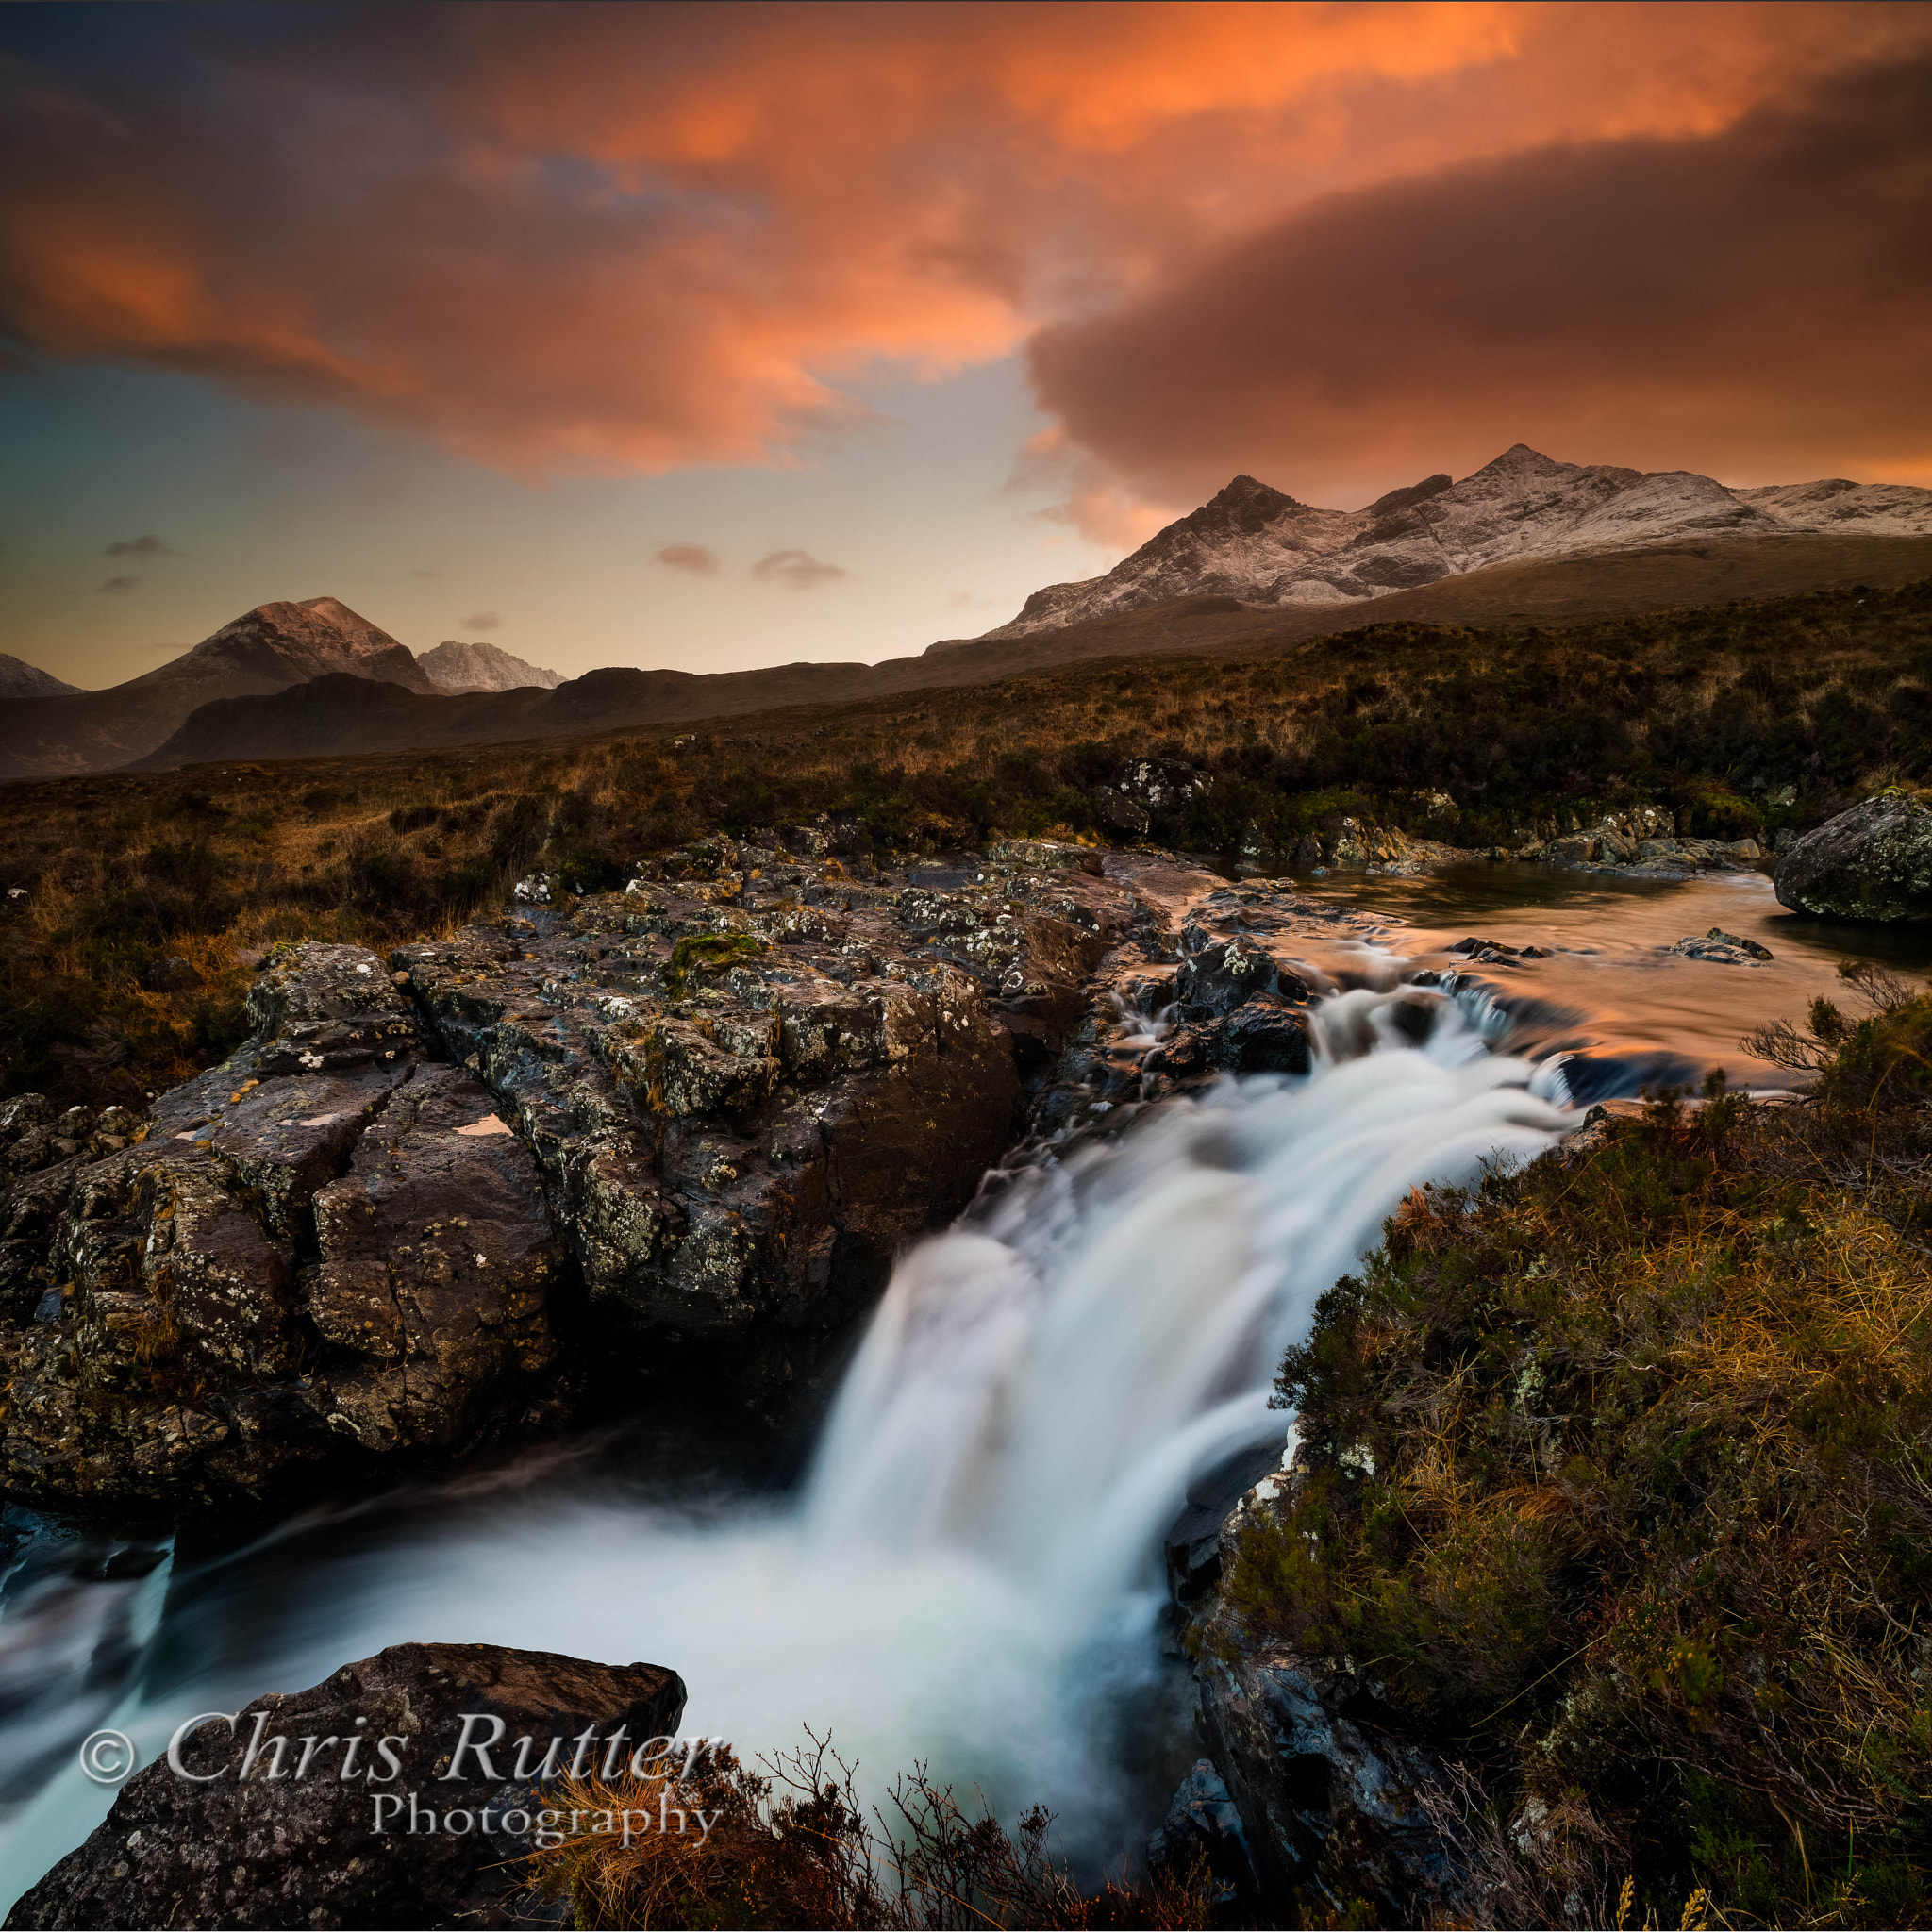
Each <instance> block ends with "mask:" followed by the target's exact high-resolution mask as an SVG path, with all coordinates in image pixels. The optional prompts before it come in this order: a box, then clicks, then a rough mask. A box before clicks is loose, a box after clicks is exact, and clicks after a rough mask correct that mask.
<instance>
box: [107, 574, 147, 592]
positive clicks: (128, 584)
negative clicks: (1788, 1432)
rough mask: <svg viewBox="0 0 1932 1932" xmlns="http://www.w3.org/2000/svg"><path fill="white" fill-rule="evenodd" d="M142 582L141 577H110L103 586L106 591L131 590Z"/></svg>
mask: <svg viewBox="0 0 1932 1932" xmlns="http://www.w3.org/2000/svg"><path fill="white" fill-rule="evenodd" d="M140 582H141V579H140V578H139V577H109V578H108V581H107V582H106V583H105V584H103V585H102V586H101V589H102V590H104V591H131V590H133V589H134V587H135V586H136V585H137V584H138V583H140Z"/></svg>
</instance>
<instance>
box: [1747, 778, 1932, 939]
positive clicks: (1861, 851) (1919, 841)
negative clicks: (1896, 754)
mask: <svg viewBox="0 0 1932 1932" xmlns="http://www.w3.org/2000/svg"><path fill="white" fill-rule="evenodd" d="M1774 886H1775V890H1776V892H1777V896H1778V901H1779V903H1780V904H1781V905H1785V906H1789V907H1790V908H1791V910H1792V911H1794V912H1808V913H1811V914H1812V915H1813V916H1814V917H1816V918H1820V919H1851V920H1874V921H1883V922H1887V923H1897V922H1923V921H1926V920H1932V806H1927V805H1926V804H1925V803H1924V801H1923V800H1921V799H1919V798H1916V797H1912V796H1908V795H1907V794H1906V793H1904V792H1891V793H1889V794H1883V795H1881V796H1879V797H1877V798H1868V799H1866V800H1865V802H1864V803H1863V804H1862V805H1855V806H1854V807H1853V808H1851V810H1849V811H1842V812H1840V813H1839V815H1838V816H1837V817H1836V818H1834V819H1827V820H1826V821H1825V822H1824V824H1822V825H1819V826H1818V827H1816V828H1815V829H1814V830H1812V831H1809V832H1807V833H1806V834H1805V835H1804V836H1803V837H1802V838H1800V839H1797V840H1794V841H1792V843H1791V844H1790V847H1789V848H1788V849H1787V850H1786V851H1785V852H1784V854H1783V856H1782V857H1781V858H1779V859H1778V863H1777V872H1776V874H1775V878H1774Z"/></svg>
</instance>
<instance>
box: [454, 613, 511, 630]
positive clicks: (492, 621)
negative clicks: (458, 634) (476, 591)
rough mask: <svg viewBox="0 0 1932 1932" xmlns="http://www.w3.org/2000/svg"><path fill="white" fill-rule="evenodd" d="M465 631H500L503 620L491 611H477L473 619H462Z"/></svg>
mask: <svg viewBox="0 0 1932 1932" xmlns="http://www.w3.org/2000/svg"><path fill="white" fill-rule="evenodd" d="M463 628H464V629H465V630H501V629H502V628H503V619H502V618H500V617H499V616H497V614H496V612H495V611H493V610H479V611H477V613H476V614H475V616H474V617H466V618H464V619H463Z"/></svg>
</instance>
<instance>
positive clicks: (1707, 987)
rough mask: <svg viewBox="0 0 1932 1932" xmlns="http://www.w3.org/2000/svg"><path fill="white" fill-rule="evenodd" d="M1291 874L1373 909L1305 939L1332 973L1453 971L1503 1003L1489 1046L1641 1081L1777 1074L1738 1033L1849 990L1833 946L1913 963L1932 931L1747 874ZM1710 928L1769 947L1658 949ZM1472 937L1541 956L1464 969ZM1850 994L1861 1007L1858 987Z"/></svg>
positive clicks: (1775, 1079) (1924, 961) (1893, 963)
mask: <svg viewBox="0 0 1932 1932" xmlns="http://www.w3.org/2000/svg"><path fill="white" fill-rule="evenodd" d="M1294 884H1295V886H1296V889H1297V890H1298V891H1303V892H1305V893H1307V896H1308V897H1310V898H1315V899H1322V900H1326V901H1329V902H1332V903H1335V904H1339V905H1345V906H1347V907H1349V908H1353V909H1354V910H1356V911H1357V912H1359V913H1364V914H1367V915H1368V919H1367V920H1366V921H1365V922H1360V923H1352V924H1353V929H1352V930H1351V932H1350V933H1349V935H1348V937H1347V938H1346V939H1345V940H1343V941H1341V942H1340V943H1339V944H1336V945H1333V946H1332V947H1331V948H1328V949H1326V950H1325V951H1324V949H1322V948H1321V947H1320V946H1319V944H1318V945H1317V946H1315V947H1313V948H1311V953H1312V956H1313V957H1315V958H1316V959H1317V963H1320V964H1322V965H1323V966H1324V968H1325V969H1326V970H1328V971H1329V972H1331V973H1332V974H1335V976H1337V977H1338V978H1340V979H1341V982H1342V983H1343V984H1371V985H1382V984H1388V983H1390V980H1391V976H1398V975H1401V974H1407V973H1409V972H1412V971H1415V970H1417V969H1430V968H1434V969H1443V968H1451V967H1456V968H1462V969H1463V970H1465V971H1467V972H1470V973H1471V974H1473V975H1474V978H1475V979H1477V980H1478V981H1480V982H1482V983H1483V984H1484V985H1486V986H1488V987H1489V988H1491V989H1492V990H1493V991H1494V993H1495V994H1496V995H1497V997H1498V999H1499V1000H1500V1002H1501V1003H1502V1008H1503V1012H1504V1014H1505V1015H1506V1016H1507V1024H1503V1025H1499V1026H1498V1027H1496V1028H1495V1029H1493V1031H1492V1035H1491V1037H1492V1043H1494V1044H1496V1045H1498V1046H1499V1047H1502V1048H1504V1049H1506V1050H1507V1051H1508V1052H1511V1053H1520V1054H1524V1055H1525V1056H1528V1057H1529V1058H1545V1057H1547V1056H1548V1055H1550V1054H1552V1053H1556V1052H1562V1051H1577V1050H1581V1051H1583V1052H1585V1053H1587V1054H1594V1055H1603V1056H1619V1057H1626V1058H1627V1059H1628V1060H1629V1062H1630V1063H1632V1064H1636V1065H1641V1066H1645V1067H1648V1068H1649V1069H1651V1070H1652V1072H1651V1074H1650V1081H1651V1083H1655V1082H1656V1081H1657V1080H1659V1079H1661V1078H1663V1077H1666V1074H1665V1069H1666V1068H1667V1067H1668V1066H1670V1065H1672V1064H1674V1065H1676V1066H1677V1067H1678V1069H1679V1070H1680V1071H1679V1073H1678V1075H1677V1077H1681V1078H1691V1077H1695V1076H1696V1075H1697V1074H1701V1072H1702V1071H1704V1070H1707V1069H1708V1068H1711V1067H1723V1068H1724V1070H1725V1071H1726V1073H1727V1074H1729V1075H1730V1077H1731V1079H1732V1080H1733V1082H1735V1083H1738V1084H1740V1085H1746V1086H1750V1087H1754V1088H1775V1087H1783V1086H1786V1085H1788V1084H1789V1083H1790V1075H1789V1074H1786V1073H1784V1072H1782V1071H1781V1070H1780V1069H1778V1068H1775V1067H1773V1066H1770V1065H1769V1064H1767V1063H1766V1062H1765V1061H1763V1060H1759V1059H1756V1058H1753V1057H1752V1056H1750V1055H1748V1054H1746V1053H1745V1052H1744V1050H1743V1048H1742V1047H1741V1045H1740V1037H1741V1036H1742V1035H1743V1034H1745V1033H1747V1032H1749V1031H1750V1030H1751V1029H1752V1028H1753V1027H1755V1026H1757V1025H1759V1024H1761V1023H1763V1022H1764V1021H1766V1020H1771V1019H1777V1018H1787V1019H1790V1020H1794V1021H1798V1020H1802V1019H1803V1017H1804V1014H1805V1012H1806V1010H1807V1008H1808V1007H1809V1006H1810V1003H1811V1002H1812V1000H1814V999H1815V998H1817V997H1818V996H1819V995H1821V994H1823V995H1824V996H1825V997H1826V998H1836V999H1840V1000H1842V999H1845V997H1846V994H1845V989H1844V987H1843V984H1842V982H1841V981H1840V978H1839V974H1838V967H1839V962H1840V960H1842V959H1847V958H1857V959H1871V960H1876V961H1877V962H1879V963H1880V964H1883V965H1886V966H1890V967H1891V968H1892V969H1893V970H1894V971H1897V972H1900V973H1905V974H1923V973H1924V972H1925V971H1926V970H1927V968H1928V967H1932V929H1927V928H1923V927H1922V928H1905V927H1885V926H1866V925H1840V924H1830V923H1828V922H1826V921H1824V920H1817V919H1807V918H1804V917H1802V916H1801V915H1799V914H1797V913H1793V912H1788V911H1787V910H1786V909H1785V908H1783V907H1782V906H1780V905H1779V904H1778V903H1777V899H1776V897H1775V895H1774V893H1773V891H1772V887H1771V881H1770V880H1769V879H1768V878H1766V877H1764V876H1763V875H1762V874H1757V873H1707V874H1699V875H1697V876H1696V877H1693V878H1688V879H1683V880H1677V879H1643V878H1632V877H1629V876H1627V875H1625V876H1618V875H1616V874H1608V873H1566V872H1558V871H1554V870H1551V869H1549V868H1546V867H1541V866H1529V865H1480V866H1467V867H1457V868H1456V869H1454V870H1451V871H1446V872H1441V873H1435V874H1424V875H1422V876H1419V877H1415V878H1402V877H1384V876H1380V875H1373V874H1372V875H1368V876H1364V875H1362V874H1336V875H1333V876H1330V877H1328V878H1325V879H1317V878H1306V879H1296V880H1295V881H1294ZM1712 926H1719V927H1722V928H1723V929H1724V931H1726V932H1732V933H1736V934H1737V935H1738V936H1739V937H1740V938H1742V939H1749V940H1755V941H1757V943H1758V944H1760V945H1763V946H1767V947H1769V948H1770V950H1771V953H1772V955H1773V957H1772V958H1770V959H1769V960H1766V961H1761V962H1758V963H1757V964H1754V965H1751V966H1728V965H1720V964H1717V963H1715V962H1713V961H1708V960H1695V959H1686V958H1682V957H1681V956H1679V955H1674V954H1672V953H1670V952H1668V951H1667V950H1666V949H1667V948H1669V947H1671V946H1673V945H1674V944H1675V943H1676V942H1677V941H1679V940H1682V939H1686V938H1701V937H1702V936H1703V935H1704V934H1706V933H1707V932H1708V931H1709V930H1710V928H1711V927H1712ZM1472 937H1474V938H1481V939H1490V940H1500V941H1503V942H1504V943H1505V944H1506V945H1511V946H1532V945H1533V946H1537V947H1540V948H1543V949H1546V950H1548V951H1549V953H1550V954H1551V957H1550V958H1545V959H1534V960H1523V961H1513V960H1512V961H1509V962H1507V964H1491V965H1477V966H1474V967H1470V966H1468V965H1467V964H1466V962H1465V961H1464V960H1463V959H1462V958H1459V957H1453V956H1450V955H1449V954H1448V953H1447V951H1446V948H1448V947H1449V946H1452V945H1455V944H1456V943H1457V942H1458V941H1461V940H1464V939H1468V938H1472ZM1849 1004H1851V1005H1852V1006H1853V1007H1854V1008H1856V1005H1857V1001H1856V997H1854V998H1853V999H1852V1000H1851V1001H1850V1002H1849ZM1666 1057H1668V1058H1666ZM1631 1091H1635V1090H1634V1086H1633V1087H1632V1088H1631ZM1576 1097H1577V1098H1578V1099H1586V1098H1596V1097H1597V1094H1596V1093H1595V1092H1593V1091H1577V1094H1576Z"/></svg>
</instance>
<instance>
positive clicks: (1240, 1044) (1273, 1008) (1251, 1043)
mask: <svg viewBox="0 0 1932 1932" xmlns="http://www.w3.org/2000/svg"><path fill="white" fill-rule="evenodd" d="M1219 1030H1220V1040H1219V1041H1218V1044H1217V1050H1216V1053H1215V1059H1216V1062H1217V1064H1219V1065H1220V1066H1221V1067H1223V1068H1224V1069H1225V1071H1227V1072H1228V1073H1230V1074H1306V1073H1307V1071H1308V1067H1309V1048H1308V1022H1307V1014H1306V1013H1305V1012H1303V1011H1302V1010H1301V1009H1300V1008H1297V1007H1295V1006H1293V1005H1291V1003H1290V1002H1289V1001H1287V1000H1285V999H1280V998H1276V997H1274V996H1271V995H1268V994H1263V995H1262V996H1261V997H1259V998H1258V999H1252V1000H1248V1001H1246V1002H1244V1003H1243V1004H1242V1005H1241V1006H1239V1007H1237V1008H1235V1010H1234V1011H1233V1012H1232V1013H1230V1014H1229V1015H1228V1016H1227V1018H1226V1019H1225V1020H1224V1021H1223V1022H1222V1024H1221V1027H1220V1029H1219Z"/></svg>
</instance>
